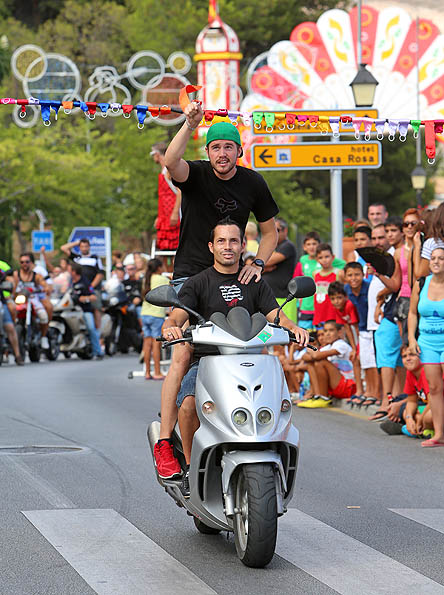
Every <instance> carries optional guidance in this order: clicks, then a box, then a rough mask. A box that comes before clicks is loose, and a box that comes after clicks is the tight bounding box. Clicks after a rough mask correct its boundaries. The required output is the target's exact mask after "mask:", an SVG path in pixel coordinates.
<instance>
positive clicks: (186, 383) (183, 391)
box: [176, 362, 199, 408]
mask: <svg viewBox="0 0 444 595" xmlns="http://www.w3.org/2000/svg"><path fill="white" fill-rule="evenodd" d="M198 369H199V362H194V363H193V364H191V366H190V369H189V370H188V372H187V373H186V374H185V376H184V377H183V380H182V384H181V385H180V389H179V393H178V395H177V399H176V405H177V406H178V407H179V408H180V406H181V405H182V403H183V402H184V399H185V397H190V396H191V397H194V395H195V394H196V379H197V370H198Z"/></svg>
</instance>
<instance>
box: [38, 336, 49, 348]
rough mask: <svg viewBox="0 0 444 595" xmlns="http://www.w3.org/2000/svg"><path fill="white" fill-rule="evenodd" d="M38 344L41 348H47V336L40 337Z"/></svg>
mask: <svg viewBox="0 0 444 595" xmlns="http://www.w3.org/2000/svg"><path fill="white" fill-rule="evenodd" d="M40 345H41V347H42V349H49V341H48V337H42V338H41V339H40Z"/></svg>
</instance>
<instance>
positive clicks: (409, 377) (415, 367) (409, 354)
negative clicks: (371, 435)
mask: <svg viewBox="0 0 444 595" xmlns="http://www.w3.org/2000/svg"><path fill="white" fill-rule="evenodd" d="M401 357H402V363H403V364H404V367H405V369H406V378H405V385H404V394H406V395H407V398H406V399H403V400H402V401H398V402H397V403H396V402H392V403H391V404H390V405H389V419H387V420H385V421H383V422H382V423H381V426H380V427H381V430H383V431H384V432H386V433H387V434H401V432H402V431H404V432H405V433H408V434H409V435H412V436H421V435H423V434H424V433H425V432H426V434H427V436H428V437H431V436H432V435H433V421H432V412H431V409H430V405H429V403H428V397H429V392H430V390H429V385H428V382H427V378H426V375H425V370H424V367H423V365H422V364H421V360H420V359H419V356H418V355H417V354H416V353H415V352H414V351H413V350H412V349H410V348H409V346H408V345H403V346H402V348H401ZM403 424H405V427H404V428H403Z"/></svg>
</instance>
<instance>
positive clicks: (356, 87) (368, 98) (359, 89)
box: [350, 63, 379, 219]
mask: <svg viewBox="0 0 444 595" xmlns="http://www.w3.org/2000/svg"><path fill="white" fill-rule="evenodd" d="M378 84H379V83H378V81H377V80H376V79H375V77H374V76H373V75H372V73H371V72H369V71H368V70H367V64H363V63H360V64H359V70H358V72H357V73H356V76H355V78H354V79H353V80H352V82H351V83H350V87H351V88H352V92H353V99H354V101H355V106H356V107H371V106H372V105H373V101H374V99H375V92H376V86H377V85H378ZM356 193H357V215H358V219H363V218H364V217H366V216H367V209H368V176H367V170H366V169H365V170H364V169H358V171H357V173H356Z"/></svg>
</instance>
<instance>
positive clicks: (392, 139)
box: [387, 134, 395, 142]
mask: <svg viewBox="0 0 444 595" xmlns="http://www.w3.org/2000/svg"><path fill="white" fill-rule="evenodd" d="M387 138H388V139H389V141H390V142H393V141H394V140H395V135H394V134H389V135H388V137H387Z"/></svg>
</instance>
